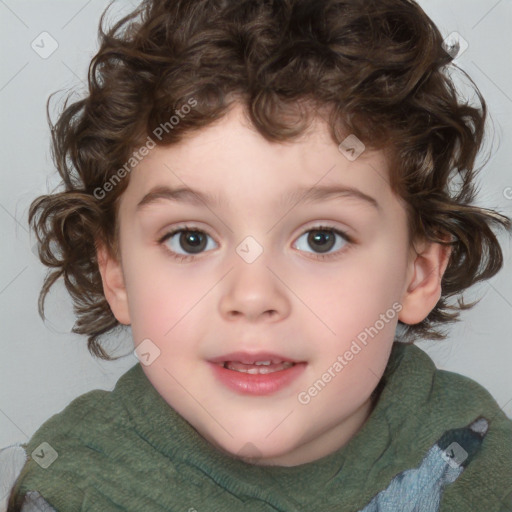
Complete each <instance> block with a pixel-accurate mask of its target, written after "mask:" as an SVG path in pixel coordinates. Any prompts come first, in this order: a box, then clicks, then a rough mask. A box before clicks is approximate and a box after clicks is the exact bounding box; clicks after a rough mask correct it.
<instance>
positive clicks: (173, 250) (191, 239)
mask: <svg viewBox="0 0 512 512" xmlns="http://www.w3.org/2000/svg"><path fill="white" fill-rule="evenodd" d="M208 238H210V239H211V240H213V239H212V238H211V237H210V235H208V234H207V233H205V232H204V231H202V230H200V229H197V228H193V227H188V226H181V227H179V228H177V229H175V230H174V231H171V232H170V233H167V234H165V235H164V236H163V237H162V238H161V239H160V240H158V243H160V244H165V246H166V247H167V250H168V251H169V253H170V255H171V256H173V257H174V258H176V259H178V260H180V261H183V260H189V259H193V258H194V255H196V254H200V253H201V252H203V251H204V250H205V249H207V248H209V249H211V248H212V247H211V245H212V244H209V243H208ZM167 242H168V243H167ZM181 250H183V251H184V252H180V251H181Z"/></svg>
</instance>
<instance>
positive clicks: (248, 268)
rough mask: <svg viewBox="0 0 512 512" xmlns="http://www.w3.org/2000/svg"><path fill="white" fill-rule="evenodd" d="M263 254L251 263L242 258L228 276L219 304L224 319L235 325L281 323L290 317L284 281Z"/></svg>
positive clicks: (237, 260) (235, 261) (238, 259)
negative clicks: (244, 321)
mask: <svg viewBox="0 0 512 512" xmlns="http://www.w3.org/2000/svg"><path fill="white" fill-rule="evenodd" d="M269 259H270V258H268V257H267V256H266V253H265V252H263V254H262V255H260V256H259V257H258V258H257V259H256V260H255V261H253V262H252V263H248V262H246V261H244V260H243V259H242V258H239V257H238V255H236V256H235V258H234V260H233V261H234V268H233V270H232V271H231V272H229V274H228V275H227V276H226V279H225V280H224V286H223V291H222V296H221V299H220V302H219V309H220V314H221V316H222V317H223V318H224V319H226V320H228V321H233V320H237V319H238V318H240V320H242V319H245V320H246V321H249V322H253V323H254V322H269V321H270V322H277V321H279V320H282V319H284V318H286V317H287V316H288V315H289V314H290V300H289V295H288V294H287V287H286V285H285V284H284V283H283V281H284V279H283V278H282V277H281V276H279V271H278V270H277V269H276V268H273V267H275V265H274V266H272V264H271V261H269Z"/></svg>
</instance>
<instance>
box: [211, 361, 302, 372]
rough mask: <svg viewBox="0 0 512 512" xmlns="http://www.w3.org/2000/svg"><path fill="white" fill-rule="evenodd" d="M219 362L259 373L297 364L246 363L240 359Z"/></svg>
mask: <svg viewBox="0 0 512 512" xmlns="http://www.w3.org/2000/svg"><path fill="white" fill-rule="evenodd" d="M218 364H219V365H220V366H222V367H223V368H226V369H227V370H233V371H236V372H242V373H250V374H252V375H257V374H267V373H274V372H280V371H282V370H286V369H287V368H291V367H292V366H295V364H296V363H294V362H292V361H280V362H279V361H278V362H273V361H257V362H255V363H254V364H245V363H240V362H238V361H224V362H223V363H222V362H220V363H218Z"/></svg>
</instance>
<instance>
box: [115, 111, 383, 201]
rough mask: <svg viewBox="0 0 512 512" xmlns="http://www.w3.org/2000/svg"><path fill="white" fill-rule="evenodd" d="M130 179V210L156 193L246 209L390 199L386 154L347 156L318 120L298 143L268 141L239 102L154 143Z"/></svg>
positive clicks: (160, 196)
mask: <svg viewBox="0 0 512 512" xmlns="http://www.w3.org/2000/svg"><path fill="white" fill-rule="evenodd" d="M129 179H130V182H129V185H128V188H127V190H126V192H125V194H124V195H126V197H125V198H124V199H123V201H124V202H125V203H129V205H130V209H132V210H134V209H137V207H138V206H139V203H141V202H142V203H143V204H142V207H144V205H145V204H149V203H151V202H152V201H153V200H155V199H158V198H160V199H178V200H180V199H183V200H184V201H183V202H187V201H188V202H189V203H193V202H194V201H195V202H196V203H197V204H200V203H203V204H206V205H207V206H212V207H220V206H230V205H231V204H233V203H234V202H237V200H238V201H240V202H242V203H243V204H245V205H246V206H247V207H249V206H251V205H254V204H263V203H268V204H269V205H272V206H273V207H281V208H282V207H286V206H287V205H290V204H291V203H294V202H297V201H304V202H308V201H320V200H323V199H328V198H329V197H333V196H334V195H335V194H337V195H340V194H341V195H344V196H345V197H346V198H351V199H353V200H356V199H358V198H359V199H360V200H361V201H360V202H362V201H364V200H366V202H367V203H368V204H369V205H371V203H372V202H373V203H374V204H373V206H374V207H378V206H379V205H380V204H381V203H382V202H384V203H385V202H386V201H389V200H392V199H393V194H392V192H391V189H390V186H389V178H388V163H387V160H386V156H385V154H384V152H382V151H369V150H364V151H363V152H362V153H361V154H360V155H359V156H358V157H357V158H356V159H355V160H350V159H349V158H347V156H346V153H345V152H344V151H340V149H339V147H338V145H337V144H336V143H335V142H334V141H333V140H332V138H331V136H330V133H329V130H328V127H327V125H326V124H325V122H323V120H321V119H316V120H315V121H314V123H313V124H312V126H311V127H310V129H309V130H308V132H307V133H306V134H304V135H303V136H301V137H300V138H299V139H297V140H294V141H287V142H284V143H276V142H269V141H268V140H266V139H265V138H264V137H263V136H262V135H261V134H260V133H259V132H258V131H257V130H256V129H255V128H254V127H253V126H252V125H251V124H250V123H249V121H248V120H247V119H246V117H245V112H244V110H243V108H242V107H239V106H235V107H234V108H233V109H232V110H231V111H230V112H229V113H228V114H227V115H226V116H224V117H223V118H222V119H220V120H219V121H218V122H216V123H214V124H212V125H209V126H207V127H206V128H204V129H202V130H201V131H198V132H194V133H189V134H187V136H186V137H185V138H184V139H183V140H182V141H180V142H178V143H175V144H173V145H170V146H165V147H163V146H157V147H155V148H154V149H152V150H151V151H149V154H148V155H147V156H146V157H145V158H144V159H142V161H141V162H140V163H139V164H138V165H137V166H136V167H135V168H134V169H133V170H132V172H131V174H130V178H129ZM334 189H337V190H334ZM342 189H344V191H343V190H342ZM191 190H192V191H191ZM176 191H179V192H178V193H177V194H176V193H175V192H176ZM194 191H195V192H194ZM165 196H167V197H165ZM171 196H173V197H171ZM376 198H378V201H377V200H376ZM375 203H378V204H375Z"/></svg>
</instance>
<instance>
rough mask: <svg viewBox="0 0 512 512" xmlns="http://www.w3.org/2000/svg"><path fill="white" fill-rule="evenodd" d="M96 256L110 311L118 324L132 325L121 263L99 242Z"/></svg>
mask: <svg viewBox="0 0 512 512" xmlns="http://www.w3.org/2000/svg"><path fill="white" fill-rule="evenodd" d="M96 254H97V257H98V267H99V270H100V274H101V280H102V282H103V293H104V294H105V298H106V299H107V302H108V303H109V305H110V309H111V310H112V313H113V314H114V316H115V317H116V319H117V321H118V322H120V323H121V324H124V325H130V323H131V321H130V313H129V309H128V296H127V293H126V286H125V283H124V276H123V269H122V267H121V263H120V261H118V260H116V259H115V258H114V257H113V256H112V255H111V254H110V253H109V251H108V250H107V249H106V248H105V246H104V245H103V244H102V243H100V242H98V241H97V242H96Z"/></svg>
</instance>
